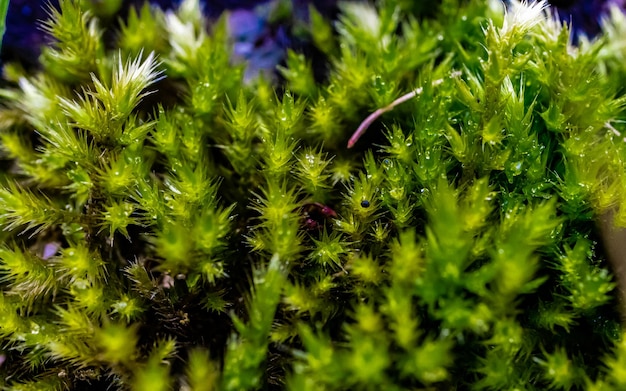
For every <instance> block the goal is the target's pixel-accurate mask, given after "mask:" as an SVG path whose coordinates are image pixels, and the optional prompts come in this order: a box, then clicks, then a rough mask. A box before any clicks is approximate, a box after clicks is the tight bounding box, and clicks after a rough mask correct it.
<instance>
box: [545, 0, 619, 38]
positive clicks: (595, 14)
mask: <svg viewBox="0 0 626 391" xmlns="http://www.w3.org/2000/svg"><path fill="white" fill-rule="evenodd" d="M550 4H552V5H553V6H554V7H555V8H556V10H557V12H558V14H559V18H560V19H561V20H562V21H564V22H566V23H571V24H572V26H573V29H574V35H575V36H580V35H586V36H587V37H593V36H595V35H596V34H598V33H599V32H600V22H601V20H602V18H603V17H605V16H607V15H608V13H609V10H610V7H611V6H612V5H615V6H617V7H619V8H620V9H621V10H622V11H624V10H626V0H579V1H572V0H552V1H550Z"/></svg>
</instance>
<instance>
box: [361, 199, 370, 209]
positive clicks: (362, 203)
mask: <svg viewBox="0 0 626 391" xmlns="http://www.w3.org/2000/svg"><path fill="white" fill-rule="evenodd" d="M361 207H362V208H369V207H370V202H369V201H368V200H363V201H361Z"/></svg>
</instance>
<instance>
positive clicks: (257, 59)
mask: <svg viewBox="0 0 626 391" xmlns="http://www.w3.org/2000/svg"><path fill="white" fill-rule="evenodd" d="M144 1H145V0H129V1H124V9H122V10H121V11H120V15H121V16H123V15H124V14H126V12H127V10H128V8H129V7H131V6H141V5H142V4H143V3H144ZM278 1H280V0H206V1H201V4H202V7H203V12H204V13H205V14H206V15H207V16H209V17H216V16H219V15H220V14H221V13H222V12H224V11H225V10H230V11H231V12H232V14H231V17H230V20H229V26H230V30H231V33H232V35H233V41H234V45H235V46H234V53H233V55H234V57H235V58H236V59H241V60H245V61H248V63H249V64H250V67H249V68H250V69H249V72H247V73H248V76H251V75H253V74H254V73H255V72H256V70H258V69H260V70H263V69H274V68H275V66H276V64H278V63H279V62H280V61H282V59H283V58H284V53H285V50H286V48H287V47H294V46H295V47H298V45H299V42H298V40H295V39H293V37H292V36H291V31H290V28H291V26H292V25H293V23H294V20H306V19H307V18H308V5H309V4H310V3H314V4H315V6H316V8H317V9H318V10H320V11H321V12H322V13H325V14H327V15H332V14H333V11H335V9H336V4H337V1H336V0H318V1H314V2H311V1H310V0H291V4H292V9H293V15H292V16H291V18H290V19H287V20H278V21H272V22H270V19H272V18H271V15H270V14H271V10H272V7H273V6H275V5H276V3H277V2H278ZM283 1H288V0H283ZM57 3H58V0H49V1H41V0H37V1H33V0H11V2H10V4H9V14H8V15H7V30H6V33H5V36H4V41H3V45H2V59H5V60H6V59H11V60H16V59H17V60H19V61H22V62H23V63H25V64H27V65H29V64H30V65H34V64H36V62H37V57H38V54H39V48H40V47H41V45H42V44H44V43H46V40H47V37H46V35H45V33H44V32H43V31H42V30H41V29H40V28H39V27H38V26H39V23H40V21H41V20H45V19H47V18H48V15H47V4H52V5H54V6H56V4H57ZM150 3H151V4H153V5H154V6H158V7H161V8H164V9H168V8H173V7H176V6H178V4H179V3H180V0H152V1H150ZM550 3H551V4H552V5H553V6H554V7H556V9H557V10H558V14H559V17H560V18H561V19H562V20H564V21H566V22H571V23H572V25H573V27H574V32H575V35H576V36H580V35H583V34H584V35H587V36H589V37H593V36H594V35H596V34H597V33H598V32H599V31H600V20H601V18H602V17H603V16H605V15H607V13H608V10H609V7H610V5H613V4H614V5H617V6H618V7H620V8H621V9H625V8H626V0H552V1H550Z"/></svg>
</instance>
